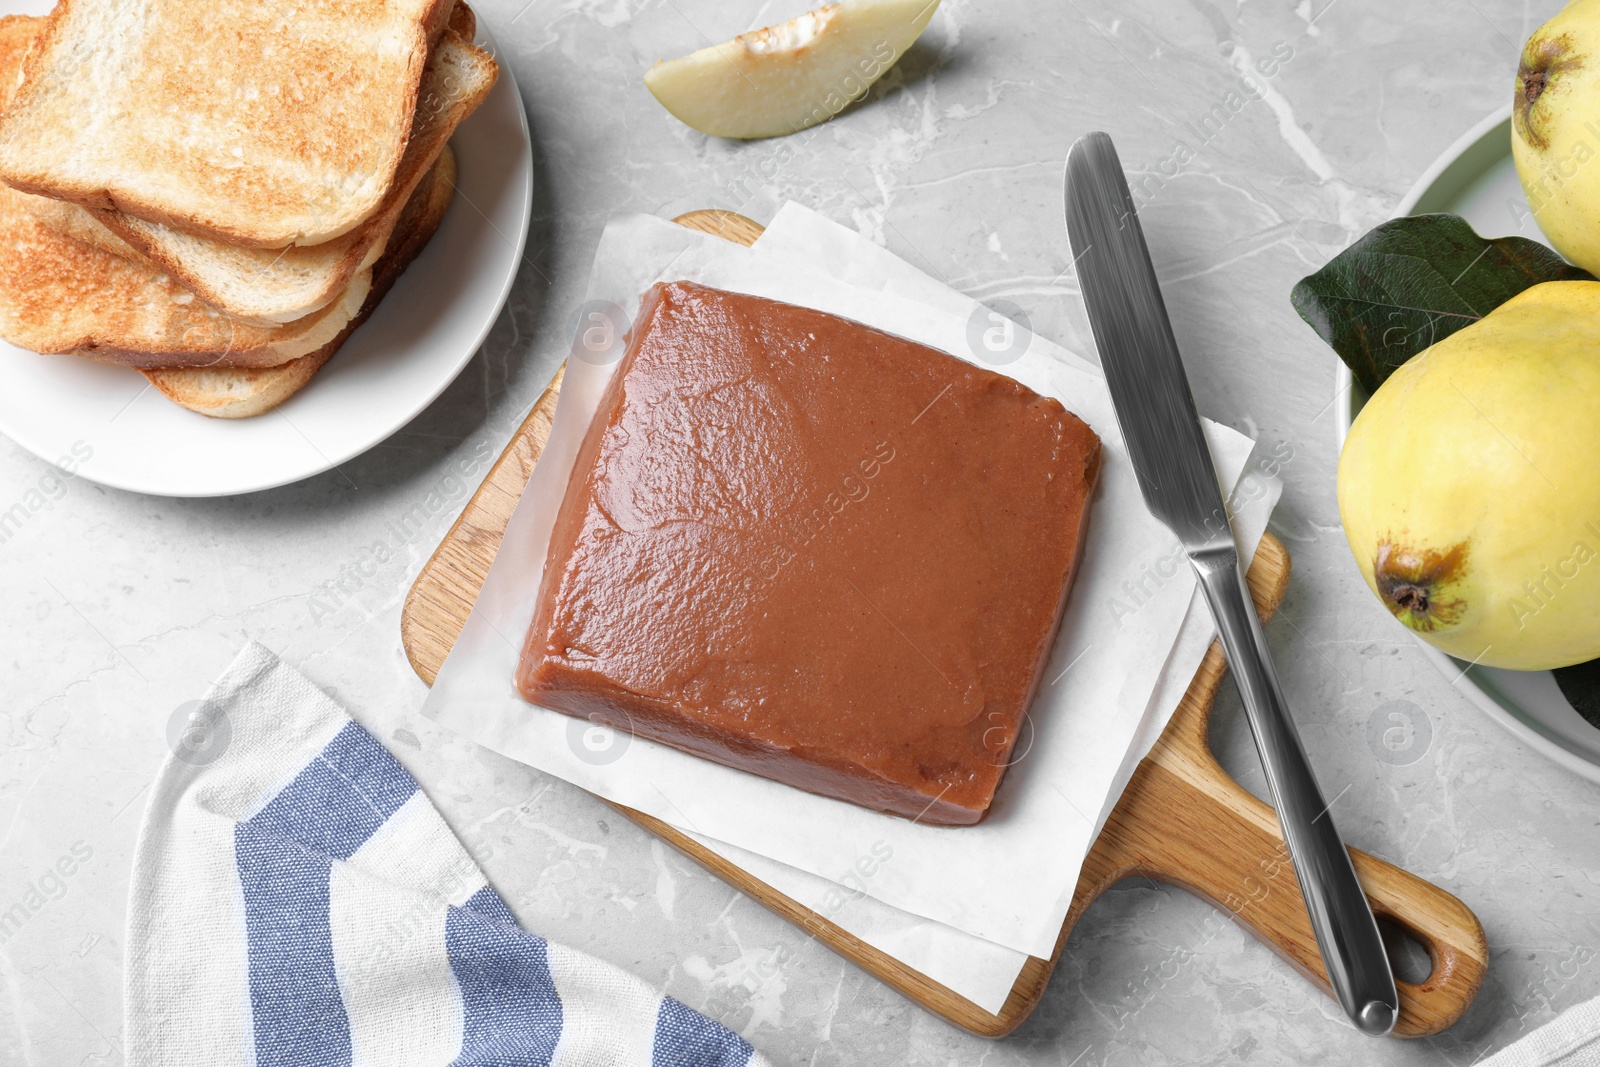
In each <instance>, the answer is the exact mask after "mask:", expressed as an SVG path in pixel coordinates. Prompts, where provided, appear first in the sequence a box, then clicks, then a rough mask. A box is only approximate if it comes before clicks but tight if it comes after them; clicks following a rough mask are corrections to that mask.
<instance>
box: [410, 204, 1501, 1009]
mask: <svg viewBox="0 0 1600 1067" xmlns="http://www.w3.org/2000/svg"><path fill="white" fill-rule="evenodd" d="M675 221H677V222H678V223H680V224H681V225H684V226H688V227H690V228H691V229H695V230H701V231H703V232H706V233H711V234H715V235H717V236H720V237H724V238H726V239H728V240H730V241H736V242H738V243H739V244H744V245H749V244H752V243H754V242H755V239H756V238H757V237H759V236H760V234H761V227H760V226H759V225H757V224H756V223H754V222H751V221H750V220H749V219H747V218H745V217H743V216H742V215H736V214H734V213H732V212H726V211H695V212H691V213H689V214H687V215H684V216H681V217H679V218H678V219H677V220H675ZM564 369H565V368H563V370H564ZM561 377H562V375H561V372H559V371H558V372H557V374H556V376H555V380H554V381H552V382H551V383H550V387H549V388H548V389H546V390H545V392H544V395H543V396H541V397H540V398H539V401H538V403H536V404H535V405H534V406H533V411H532V412H531V413H530V414H529V415H528V417H527V419H526V420H525V421H524V422H523V424H522V426H521V427H520V428H519V429H518V430H517V432H516V434H515V435H514V436H513V437H512V438H511V442H510V444H508V445H507V446H506V449H505V451H504V452H503V453H502V454H501V456H500V458H499V459H498V460H497V461H496V462H495V464H494V466H493V467H492V468H491V469H490V471H489V474H488V476H487V477H486V478H485V479H484V482H483V484H482V486H480V487H479V489H478V491H477V492H476V493H475V494H474V495H473V497H472V499H471V500H470V501H468V502H467V506H466V508H465V509H464V510H463V511H462V513H461V517H460V518H458V519H457V520H456V523H455V525H454V526H453V527H451V529H450V532H449V533H448V534H446V535H445V538H444V540H443V542H441V543H440V545H439V547H438V549H437V550H436V551H435V552H434V554H433V557H432V558H431V559H430V560H428V563H427V565H426V566H424V567H423V568H422V573H421V574H419V575H418V576H417V580H416V583H415V584H414V585H413V586H412V588H411V592H410V594H409V596H408V597H407V598H406V604H405V609H404V612H403V614H402V615H401V620H400V633H401V640H402V641H403V642H404V644H405V649H406V655H407V656H408V657H409V658H410V660H411V665H412V666H413V667H414V668H415V669H416V672H417V673H418V674H419V675H421V677H422V679H423V680H424V681H426V682H428V683H430V684H431V683H432V682H433V679H434V677H435V675H436V674H437V673H438V671H439V668H440V666H441V665H443V663H444V659H445V656H446V655H447V654H448V653H449V651H450V646H451V645H452V644H454V643H455V639H456V636H457V635H458V634H459V633H460V632H461V628H462V626H464V625H465V624H466V620H467V615H468V614H469V613H470V612H471V610H472V604H473V601H474V600H476V599H477V595H478V590H479V589H480V588H481V587H482V585H483V579H484V575H485V574H487V573H488V570H489V564H490V563H492V562H493V561H494V556H495V552H496V550H497V549H498V548H499V545H500V538H501V535H502V534H503V533H504V531H505V528H506V523H507V522H508V521H509V520H510V518H511V512H512V509H513V508H515V507H516V504H517V500H518V498H519V497H520V496H521V495H522V490H523V488H524V487H525V486H526V485H527V483H528V478H529V477H530V476H531V475H532V474H533V467H534V463H535V462H537V461H538V459H539V453H540V452H541V450H542V449H543V448H544V444H545V441H546V440H548V438H549V435H550V423H551V419H552V418H553V417H554V414H555V407H556V397H557V395H558V393H559V391H560V389H561ZM1247 577H1248V579H1249V585H1250V591H1251V593H1252V595H1253V596H1254V598H1255V602H1256V607H1257V609H1258V610H1259V611H1260V612H1261V616H1262V618H1263V619H1268V618H1271V616H1272V614H1273V612H1274V611H1276V610H1277V607H1278V605H1279V603H1280V602H1281V601H1282V600H1283V595H1284V591H1285V590H1286V589H1287V588H1288V584H1289V554H1288V552H1287V551H1285V549H1284V547H1283V545H1282V544H1281V543H1279V542H1278V540H1277V539H1276V538H1274V537H1273V536H1272V535H1271V534H1268V535H1266V536H1265V537H1263V538H1262V540H1261V546H1260V548H1259V549H1257V551H1256V557H1255V562H1254V564H1253V565H1252V566H1251V567H1250V572H1249V575H1248V576H1247ZM1226 669H1227V667H1226V663H1225V661H1224V659H1223V655H1222V649H1221V647H1220V646H1219V645H1212V647H1211V649H1210V651H1209V652H1207V654H1206V657H1205V661H1204V662H1203V663H1202V664H1201V666H1200V670H1199V672H1198V673H1197V674H1196V675H1195V677H1194V680H1193V681H1192V682H1191V683H1190V684H1189V689H1188V692H1187V693H1185V694H1184V698H1183V702H1182V704H1181V705H1180V706H1179V708H1178V711H1177V713H1176V714H1175V715H1174V716H1173V718H1172V722H1171V724H1170V725H1168V727H1167V729H1166V732H1165V733H1164V734H1163V735H1162V736H1161V739H1160V740H1159V741H1158V742H1157V744H1156V746H1155V748H1154V749H1153V750H1152V751H1151V753H1150V755H1149V756H1147V757H1145V759H1144V760H1143V761H1142V762H1141V763H1140V764H1139V766H1138V768H1137V769H1136V770H1135V771H1134V774H1133V778H1132V780H1131V781H1130V782H1129V783H1128V787H1127V789H1126V791H1125V792H1124V793H1123V795H1122V799H1121V800H1120V802H1119V803H1118V804H1117V807H1116V810H1115V811H1113V812H1112V814H1111V818H1110V819H1109V820H1108V821H1107V822H1106V825H1105V828H1104V830H1102V831H1101V834H1100V837H1099V838H1098V839H1097V840H1096V842H1095V845H1094V848H1093V849H1092V850H1091V851H1090V854H1089V857H1088V859H1087V860H1086V861H1085V863H1084V866H1083V872H1082V874H1081V875H1080V876H1079V878H1078V885H1077V889H1076V891H1075V893H1074V895H1073V898H1072V907H1071V910H1070V911H1069V912H1068V914H1067V919H1066V922H1065V923H1063V924H1062V927H1061V935H1060V936H1059V937H1058V938H1057V939H1056V947H1055V951H1054V952H1053V953H1052V954H1051V956H1050V958H1049V959H1037V958H1030V959H1029V960H1028V962H1027V964H1026V965H1025V966H1024V967H1023V969H1022V973H1021V974H1020V975H1019V976H1018V977H1017V981H1016V985H1015V986H1014V987H1013V988H1012V990H1011V995H1010V997H1008V998H1007V1000H1006V1003H1005V1005H1004V1006H1003V1007H1002V1008H1001V1009H1000V1011H999V1013H998V1014H996V1013H992V1012H988V1011H985V1010H984V1009H982V1008H980V1007H979V1006H978V1005H976V1004H974V1003H973V1002H971V1001H970V1000H967V999H966V998H964V997H962V996H960V995H958V994H956V993H954V992H952V991H951V990H950V989H948V988H946V987H945V986H942V985H940V984H939V983H938V982H935V981H934V980H933V979H931V978H929V977H928V976H927V975H924V974H922V973H920V972H918V971H916V970H913V969H912V968H910V967H908V966H906V965H905V964H903V963H901V962H900V961H899V960H896V959H894V958H893V957H891V956H888V955H886V954H884V953H883V952H880V951H879V950H877V949H875V948H873V947H872V946H870V945H868V944H866V943H864V942H862V941H860V940H859V939H857V938H855V937H853V936H852V935H851V934H849V933H848V932H847V931H845V930H843V929H841V928H840V927H838V926H836V925H834V924H833V923H832V922H830V921H828V919H826V918H825V917H823V916H821V915H819V914H817V913H815V912H813V911H811V910H810V909H809V908H805V907H802V906H801V905H800V904H798V903H796V902H795V901H793V900H791V899H790V898H789V897H786V896H784V895H783V894H782V893H780V892H778V891H777V890H775V889H773V888H772V887H771V886H769V885H767V884H766V883H764V882H762V881H760V880H759V879H757V878H755V877H754V876H752V875H751V874H749V873H748V872H746V871H744V870H742V869H741V868H739V867H737V866H735V865H733V864H731V863H729V862H728V861H727V860H725V859H723V858H722V857H721V856H718V855H716V854H715V853H713V852H709V851H707V850H706V849H704V848H702V847H701V846H700V845H699V844H697V843H696V842H695V841H694V840H693V839H691V838H689V837H687V836H686V835H684V834H682V833H680V832H679V831H678V830H676V829H675V828H673V827H672V826H669V825H667V824H666V823H664V822H662V821H660V820H659V819H655V818H653V817H651V816H649V815H645V814H643V813H642V812H637V811H632V810H630V809H627V808H622V807H620V806H618V805H613V806H614V807H618V810H619V811H621V812H622V813H623V814H624V815H626V816H627V817H628V818H630V819H632V820H633V821H634V822H636V823H638V824H639V825H641V826H643V827H644V828H646V829H647V830H649V831H651V832H652V833H654V834H656V835H658V836H660V837H661V838H662V839H663V840H665V841H667V842H668V843H669V844H671V845H672V846H674V847H675V848H677V849H678V850H679V851H681V852H683V853H685V854H686V855H688V856H690V857H691V858H692V859H694V860H695V861H697V862H698V863H700V864H701V865H702V866H704V867H706V868H708V869H709V870H711V871H712V872H713V873H715V874H716V875H718V876H719V877H721V878H722V879H723V880H725V881H727V882H729V883H730V884H732V885H734V886H736V887H738V888H739V889H740V890H742V891H743V892H745V893H747V894H749V895H750V896H752V897H754V898H755V899H756V900H758V901H760V902H761V903H762V904H764V905H766V906H767V907H768V908H770V909H772V910H773V911H775V912H777V913H778V914H779V915H782V916H783V917H784V918H786V919H788V920H789V921H790V922H793V923H795V924H797V925H799V926H801V927H802V928H804V929H805V930H806V931H807V932H808V933H812V934H815V935H816V937H817V938H818V940H820V941H822V942H823V943H825V944H827V945H828V946H829V947H831V948H832V949H833V950H834V951H835V952H837V953H839V954H840V955H842V956H844V957H845V958H847V959H849V960H851V961H853V962H854V963H856V964H857V965H859V966H860V967H862V968H863V969H865V970H867V971H869V972H870V973H872V974H873V975H876V976H877V977H878V978H880V979H882V980H883V981H885V982H887V983H888V984H889V985H891V986H893V987H894V988H895V989H898V990H899V991H900V992H902V993H904V994H905V995H906V996H908V997H910V998H911V999H912V1000H914V1001H916V1002H917V1003H918V1004H920V1005H922V1006H923V1007H925V1008H927V1009H928V1010H929V1011H932V1012H934V1013H935V1014H938V1015H940V1016H943V1017H944V1018H946V1019H948V1020H949V1021H951V1022H953V1023H955V1024H956V1025H958V1026H961V1027H965V1028H966V1029H968V1030H970V1031H972V1032H974V1033H977V1034H981V1035H984V1036H987V1037H1000V1036H1002V1035H1004V1034H1008V1033H1010V1032H1011V1031H1012V1030H1014V1029H1016V1027H1017V1026H1018V1025H1020V1024H1021V1023H1022V1021H1023V1020H1024V1019H1026V1018H1027V1017H1028V1014H1029V1013H1030V1012H1032V1011H1033V1009H1034V1008H1035V1007H1037V1006H1038V1004H1039V1000H1040V998H1041V997H1042V996H1043V995H1044V989H1045V985H1046V984H1047V983H1048V982H1049V980H1050V974H1051V972H1052V971H1053V970H1054V969H1055V965H1056V961H1057V960H1058V959H1059V958H1060V956H1061V950H1062V947H1063V946H1064V945H1065V944H1066V942H1067V936H1068V935H1069V934H1070V933H1071V932H1072V928H1073V926H1074V925H1075V924H1076V923H1077V921H1078V918H1079V917H1080V916H1081V915H1082V914H1083V913H1084V911H1085V910H1086V909H1087V908H1088V907H1089V905H1090V904H1092V903H1094V901H1095V898H1097V897H1098V896H1099V895H1100V894H1101V893H1103V892H1105V891H1106V890H1107V889H1108V888H1110V887H1111V886H1113V885H1115V884H1116V883H1117V882H1119V881H1121V880H1122V879H1124V878H1129V877H1133V876H1143V877H1146V878H1153V879H1158V880H1160V881H1164V882H1170V883H1172V884H1174V885H1178V886H1182V887H1183V888H1184V889H1187V890H1188V891H1189V892H1191V893H1194V894H1195V895H1196V896H1199V897H1202V898H1203V899H1205V900H1208V901H1210V902H1211V903H1212V904H1214V905H1216V906H1217V907H1218V908H1221V909H1223V910H1224V911H1225V912H1226V913H1227V915H1228V917H1229V918H1231V919H1233V921H1235V922H1237V923H1238V924H1239V925H1241V926H1243V927H1244V928H1245V929H1246V930H1248V931H1249V932H1250V933H1251V934H1253V935H1255V936H1256V937H1257V938H1258V939H1260V940H1261V941H1262V942H1264V943H1265V944H1266V945H1267V946H1268V947H1269V948H1271V949H1272V950H1273V951H1274V952H1276V953H1277V954H1278V955H1280V956H1282V957H1283V958H1284V959H1285V960H1287V961H1288V962H1289V963H1290V964H1291V965H1292V966H1294V968H1295V969H1296V970H1298V971H1300V972H1301V973H1302V974H1304V975H1305V976H1306V977H1307V978H1309V979H1310V980H1311V981H1312V982H1313V983H1315V984H1316V985H1317V986H1318V987H1319V988H1321V989H1322V991H1323V992H1324V993H1328V994H1329V995H1330V996H1331V995H1332V994H1331V990H1330V988H1329V985H1328V978H1327V974H1326V972H1325V971H1324V970H1323V966H1322V958H1321V956H1320V954H1319V953H1318V951H1317V945H1316V940H1315V938H1314V937H1313V935H1312V933H1311V926H1310V922H1309V920H1308V919H1307V917H1306V912H1305V905H1304V902H1303V901H1302V900H1301V897H1300V888H1299V885H1298V883H1297V882H1296V881H1295V877H1294V871H1293V869H1292V867H1291V866H1290V864H1289V861H1288V856H1287V853H1286V852H1285V849H1284V845H1283V840H1282V837H1281V836H1280V834H1279V832H1278V822H1277V817H1276V815H1275V814H1274V812H1273V810H1272V809H1271V808H1270V807H1268V806H1267V805H1266V804H1264V803H1262V802H1261V801H1260V800H1257V799H1256V798H1255V797H1253V796H1251V795H1250V794H1249V793H1248V792H1246V791H1245V790H1244V789H1243V788H1241V787H1240V786H1239V785H1238V783H1236V782H1234V781H1233V779H1231V778H1229V777H1228V776H1227V774H1226V773H1224V772H1223V770H1222V768H1221V767H1220V766H1219V765H1218V764H1217V761H1216V759H1215V758H1214V757H1213V756H1212V755H1211V750H1210V748H1209V747H1208V745H1207V742H1206V725H1207V722H1208V721H1209V719H1210V715H1211V705H1212V701H1213V700H1214V699H1215V698H1216V695H1217V689H1218V687H1219V686H1220V685H1221V683H1222V677H1223V674H1224V672H1225V671H1226ZM1350 852H1351V856H1352V857H1353V858H1354V860H1355V866H1356V873H1357V874H1358V876H1359V877H1360V879H1361V884H1362V887H1363V888H1364V889H1365V890H1366V892H1367V896H1368V898H1369V899H1370V900H1371V901H1372V907H1373V910H1374V912H1376V913H1377V914H1378V916H1379V917H1380V918H1382V919H1385V920H1387V921H1388V922H1390V923H1392V924H1394V925H1395V926H1397V927H1399V928H1400V929H1401V930H1402V931H1403V932H1404V933H1405V934H1407V935H1409V936H1410V937H1412V938H1414V939H1415V940H1416V941H1417V942H1419V943H1420V944H1421V945H1422V946H1423V947H1424V948H1425V949H1426V950H1427V952H1428V955H1429V957H1430V959H1431V960H1432V963H1433V969H1432V972H1431V974H1430V975H1429V976H1428V977H1427V979H1426V980H1424V981H1422V982H1420V983H1416V984H1413V983H1409V982H1401V983H1399V986H1400V1020H1399V1023H1398V1024H1397V1025H1396V1027H1395V1031H1394V1032H1395V1035H1396V1036H1401V1037H1419V1036H1423V1035H1427V1034H1435V1033H1438V1032H1439V1031H1440V1030H1443V1029H1444V1028H1445V1027H1447V1026H1449V1025H1450V1024H1451V1023H1453V1022H1455V1021H1456V1020H1457V1019H1458V1018H1460V1017H1461V1013H1462V1012H1464V1011H1465V1010H1466V1008H1467V1005H1468V1004H1470V1003H1471V1002H1472V998H1473V996H1474V995H1475V994H1476V993H1477V991H1478V987H1479V986H1480V985H1481V984H1482V983H1483V976H1484V971H1485V969H1486V967H1487V965H1488V958H1489V955H1488V948H1487V946H1486V945H1485V943H1484V937H1483V927H1482V926H1481V925H1480V924H1479V922H1478V919H1477V917H1476V916H1475V915H1473V914H1472V912H1471V911H1469V910H1468V909H1467V907H1466V905H1464V904H1462V903H1461V901H1459V900H1457V899H1456V898H1455V897H1453V896H1451V895H1450V894H1449V893H1447V892H1445V891H1444V890H1442V889H1440V888H1439V887H1437V886H1435V885H1433V884H1431V883H1429V882H1426V881H1424V880H1423V879H1421V878H1418V877H1417V876H1416V875H1413V874H1410V873H1408V872H1406V871H1403V870H1401V869H1400V868H1398V867H1395V866H1393V865H1392V864H1389V863H1386V862H1384V861H1383V860H1380V859H1378V858H1376V857H1374V856H1370V855H1368V854H1367V853H1365V852H1361V851H1360V850H1358V849H1351V850H1350Z"/></svg>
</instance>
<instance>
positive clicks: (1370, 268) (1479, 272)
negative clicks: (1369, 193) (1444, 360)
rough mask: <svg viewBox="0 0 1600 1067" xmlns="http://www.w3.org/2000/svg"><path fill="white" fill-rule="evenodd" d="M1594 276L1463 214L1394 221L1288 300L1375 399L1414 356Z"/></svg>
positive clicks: (1301, 284) (1306, 280)
mask: <svg viewBox="0 0 1600 1067" xmlns="http://www.w3.org/2000/svg"><path fill="white" fill-rule="evenodd" d="M1581 280H1593V279H1592V278H1591V277H1590V275H1589V274H1587V273H1585V272H1584V271H1582V270H1580V269H1579V268H1577V267H1574V266H1573V265H1572V264H1570V263H1568V262H1566V261H1565V260H1563V259H1562V258H1561V257H1560V256H1559V255H1557V254H1556V253H1555V252H1554V251H1552V250H1551V249H1549V248H1547V247H1545V246H1544V245H1542V244H1540V243H1539V242H1537V241H1530V240H1528V239H1527V238H1526V237H1496V238H1493V239H1489V238H1484V237H1479V236H1478V235H1477V233H1476V232H1474V231H1473V229H1472V227H1471V226H1470V225H1468V224H1467V221H1466V220H1465V219H1463V218H1462V217H1461V216H1459V215H1448V214H1435V215H1407V216H1405V217H1403V218H1398V219H1390V220H1389V221H1388V222H1385V223H1383V224H1381V225H1380V226H1378V227H1376V228H1375V229H1373V230H1372V231H1371V232H1369V233H1368V234H1366V236H1364V237H1362V238H1361V239H1360V240H1359V241H1357V242H1356V243H1355V244H1353V245H1351V246H1350V247H1349V248H1347V249H1345V250H1344V251H1343V252H1340V253H1339V254H1338V255H1337V256H1335V257H1333V259H1332V260H1330V261H1329V262H1328V265H1327V266H1325V267H1323V268H1322V269H1321V270H1319V271H1317V272H1316V273H1315V274H1312V275H1310V276H1309V277H1306V278H1302V279H1301V280H1300V282H1299V284H1297V285H1296V286H1295V287H1294V291H1293V292H1292V293H1291V294H1290V297H1289V299H1290V300H1291V301H1292V302H1293V303H1294V309H1295V310H1296V311H1298V312H1299V313H1300V317H1301V318H1302V319H1305V320H1306V322H1307V323H1308V324H1310V326H1311V328H1312V329H1313V330H1316V331H1317V334H1318V335H1319V336H1320V337H1321V338H1322V339H1323V340H1324V341H1326V342H1328V344H1329V345H1331V346H1332V347H1333V350H1334V351H1335V352H1337V353H1338V354H1339V358H1340V359H1342V360H1344V361H1345V364H1346V365H1347V366H1348V367H1349V368H1350V371H1351V373H1352V374H1354V375H1355V379H1356V381H1357V382H1359V383H1360V384H1361V386H1362V388H1364V389H1366V390H1367V391H1368V392H1369V393H1371V392H1376V391H1377V388H1378V386H1380V385H1382V384H1383V382H1384V380H1385V379H1386V378H1388V377H1389V375H1390V374H1393V373H1394V371H1395V370H1396V368H1398V367H1399V366H1400V365H1401V364H1403V363H1405V362H1406V361H1407V360H1408V359H1410V358H1411V357H1412V356H1415V355H1417V354H1418V353H1420V352H1421V351H1422V350H1423V349H1425V348H1427V347H1428V346H1429V345H1432V344H1435V343H1436V342H1439V341H1442V340H1444V339H1445V338H1446V337H1449V336H1450V335H1451V334H1453V333H1455V332H1456V331H1457V330H1459V329H1462V328H1463V327H1466V326H1470V325H1472V324H1473V323H1474V322H1477V321H1478V320H1479V319H1481V318H1483V317H1484V316H1485V315H1487V314H1489V312H1491V311H1493V310H1494V309H1495V308H1497V307H1499V306H1500V305H1501V304H1503V303H1505V302H1506V301H1507V300H1510V299H1511V298H1512V297H1514V296H1516V295H1517V294H1518V293H1520V292H1522V291H1523V290H1524V289H1528V288H1531V287H1533V286H1535V285H1538V284H1539V283H1540V282H1553V281H1581Z"/></svg>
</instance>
